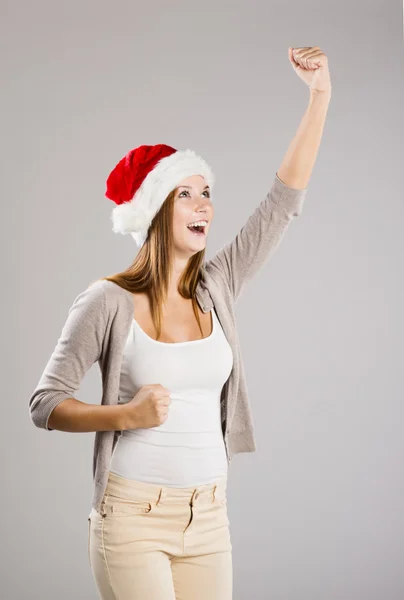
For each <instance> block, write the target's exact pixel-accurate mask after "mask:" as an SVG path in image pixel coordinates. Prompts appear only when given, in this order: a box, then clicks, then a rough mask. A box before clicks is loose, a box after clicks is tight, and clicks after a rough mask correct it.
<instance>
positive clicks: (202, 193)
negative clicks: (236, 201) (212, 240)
mask: <svg viewBox="0 0 404 600" xmlns="http://www.w3.org/2000/svg"><path fill="white" fill-rule="evenodd" d="M213 213H214V209H213V204H212V202H211V199H210V189H209V186H208V185H207V183H206V180H205V179H204V177H202V175H191V176H190V177H187V178H186V179H183V180H182V181H181V182H180V184H179V185H178V186H177V188H176V190H175V197H174V218H173V233H174V245H175V247H176V248H177V249H178V250H181V251H182V252H184V251H185V252H187V253H188V254H195V253H196V252H199V251H200V250H203V249H204V248H205V246H206V239H207V234H208V232H209V228H210V224H211V222H212V218H213ZM196 222H201V227H199V229H200V230H201V232H200V233H198V232H196V231H195V232H194V231H193V230H192V228H190V227H188V226H189V225H190V224H191V223H196Z"/></svg>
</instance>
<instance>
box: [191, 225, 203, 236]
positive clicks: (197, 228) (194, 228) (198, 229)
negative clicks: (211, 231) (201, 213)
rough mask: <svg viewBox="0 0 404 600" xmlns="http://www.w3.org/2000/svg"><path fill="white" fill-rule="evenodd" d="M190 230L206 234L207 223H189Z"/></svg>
mask: <svg viewBox="0 0 404 600" xmlns="http://www.w3.org/2000/svg"><path fill="white" fill-rule="evenodd" d="M187 228H188V229H189V231H191V232H192V233H193V234H195V235H200V236H204V235H205V230H206V226H205V225H187Z"/></svg>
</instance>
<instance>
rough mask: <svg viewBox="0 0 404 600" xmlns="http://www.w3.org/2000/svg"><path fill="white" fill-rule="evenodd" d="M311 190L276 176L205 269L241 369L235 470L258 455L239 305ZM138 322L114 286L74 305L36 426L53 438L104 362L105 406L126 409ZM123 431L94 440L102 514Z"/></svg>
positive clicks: (204, 283) (227, 423) (232, 448)
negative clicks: (62, 415) (53, 423)
mask: <svg viewBox="0 0 404 600" xmlns="http://www.w3.org/2000/svg"><path fill="white" fill-rule="evenodd" d="M306 191H307V188H305V189H303V190H298V189H295V188H290V187H288V186H287V185H286V184H284V183H283V182H282V181H281V180H280V179H279V177H278V175H277V174H275V178H274V181H273V184H272V187H271V189H270V191H269V192H268V194H267V195H266V196H265V198H264V199H263V200H262V202H261V203H260V204H259V205H258V206H257V207H256V208H255V210H254V211H253V212H252V214H251V215H250V216H249V218H248V219H247V221H246V223H245V225H244V226H243V227H242V228H241V230H240V231H239V233H238V234H237V235H236V236H235V238H234V239H233V240H232V241H230V242H229V243H228V244H226V245H225V246H224V247H223V248H221V249H220V250H219V251H218V252H217V253H216V255H215V256H214V257H213V258H212V259H211V260H208V261H205V263H204V264H203V267H202V269H201V275H202V278H201V280H200V282H199V283H198V286H197V290H196V297H197V301H198V304H199V306H200V307H201V309H202V310H203V311H204V312H207V311H209V310H210V309H211V308H212V307H213V306H214V308H215V311H216V314H217V316H218V319H219V321H220V323H221V325H222V327H223V331H224V334H225V336H226V338H227V340H228V342H229V344H230V345H231V348H232V350H233V357H234V358H233V368H232V371H231V373H230V376H229V378H228V379H227V381H226V383H225V384H224V386H223V389H222V393H221V401H220V404H221V416H222V431H223V436H224V442H225V446H226V451H227V457H228V462H229V463H230V461H231V458H232V456H233V455H234V454H237V453H239V452H254V451H255V450H256V445H255V437H254V427H253V421H252V415H251V410H250V404H249V398H248V391H247V384H246V378H245V374H244V368H243V360H242V356H241V351H240V345H239V340H238V336H237V329H236V322H235V309H234V305H235V302H236V300H237V298H238V297H239V295H240V292H241V291H242V289H243V287H244V285H245V284H246V283H247V282H248V281H249V280H250V279H251V278H252V277H253V276H254V274H255V273H256V272H257V271H258V269H260V268H261V267H262V266H263V265H264V264H265V263H266V261H267V260H268V259H269V257H270V256H271V255H272V254H273V252H274V251H275V249H276V248H277V246H278V244H279V242H280V241H281V239H282V237H283V235H284V233H285V231H286V229H287V228H288V226H289V224H290V222H291V221H292V219H293V218H294V217H297V216H298V215H299V214H300V212H301V210H302V205H303V201H304V198H305V195H306ZM133 317H134V304H133V296H132V294H131V293H130V292H128V291H126V290H124V289H122V288H121V287H120V286H118V285H116V284H115V283H112V282H110V281H106V280H99V281H96V282H94V283H92V284H91V285H90V286H89V287H88V288H87V289H86V290H84V291H82V292H81V293H80V294H79V295H78V296H77V297H76V298H75V300H74V302H73V304H72V306H71V307H70V309H69V312H68V316H67V320H66V322H65V325H64V327H63V330H62V332H61V336H60V338H59V340H58V342H57V345H56V347H55V349H54V351H53V353H52V355H51V357H50V359H49V361H48V363H47V365H46V367H45V370H44V371H43V373H42V376H41V378H40V380H39V383H38V385H37V387H36V389H35V390H34V392H33V393H32V395H31V397H30V399H29V413H30V417H31V419H32V422H33V424H34V425H35V426H36V427H41V428H43V429H46V430H47V431H53V430H52V429H50V428H49V426H48V419H49V416H50V414H51V412H52V410H53V409H54V408H55V406H57V405H58V404H59V403H60V402H62V401H63V400H65V399H66V398H72V397H74V394H75V392H77V390H78V389H79V387H80V383H81V381H82V379H83V377H84V375H85V374H86V372H87V371H88V370H89V369H90V367H91V366H92V365H93V364H94V363H95V362H98V365H99V368H100V371H101V377H102V398H101V403H102V404H105V405H110V404H116V403H117V402H118V394H119V382H120V371H121V361H122V354H123V348H124V344H125V341H126V339H127V336H128V334H129V328H130V326H131V323H132V321H133ZM120 435H121V432H120V431H97V432H95V439H94V452H93V482H94V491H93V499H92V506H93V507H94V508H95V510H97V511H99V509H100V505H101V501H102V498H103V494H104V491H105V488H106V483H107V478H108V469H109V463H110V459H111V456H112V452H113V449H114V447H115V444H116V442H117V440H118V438H119V436H120Z"/></svg>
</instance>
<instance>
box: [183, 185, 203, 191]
mask: <svg viewBox="0 0 404 600" xmlns="http://www.w3.org/2000/svg"><path fill="white" fill-rule="evenodd" d="M183 187H184V188H188V189H190V190H191V189H192V185H179V186H178V189H180V188H183ZM207 188H209V186H208V185H205V187H204V188H203V189H204V190H206V189H207Z"/></svg>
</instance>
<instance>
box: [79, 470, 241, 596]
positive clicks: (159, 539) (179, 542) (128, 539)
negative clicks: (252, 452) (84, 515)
mask: <svg viewBox="0 0 404 600" xmlns="http://www.w3.org/2000/svg"><path fill="white" fill-rule="evenodd" d="M226 483H227V477H226V476H223V477H222V478H221V479H218V480H217V481H215V482H213V483H210V484H205V485H199V486H196V487H190V488H173V487H167V486H160V485H156V484H150V483H144V482H139V481H133V480H131V479H126V478H125V477H121V476H120V475H116V474H115V473H111V472H110V473H109V474H108V483H107V487H106V490H105V494H104V497H103V501H102V504H101V508H100V512H99V513H98V512H97V511H96V510H95V509H94V508H92V510H91V513H90V515H89V517H88V526H89V527H88V557H89V561H90V566H91V570H92V573H93V576H94V580H95V584H96V586H97V588H98V592H99V595H100V598H101V599H102V600H231V598H232V591H233V565H232V544H231V540H230V531H229V519H228V516H227V496H226V487H227V486H226Z"/></svg>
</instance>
